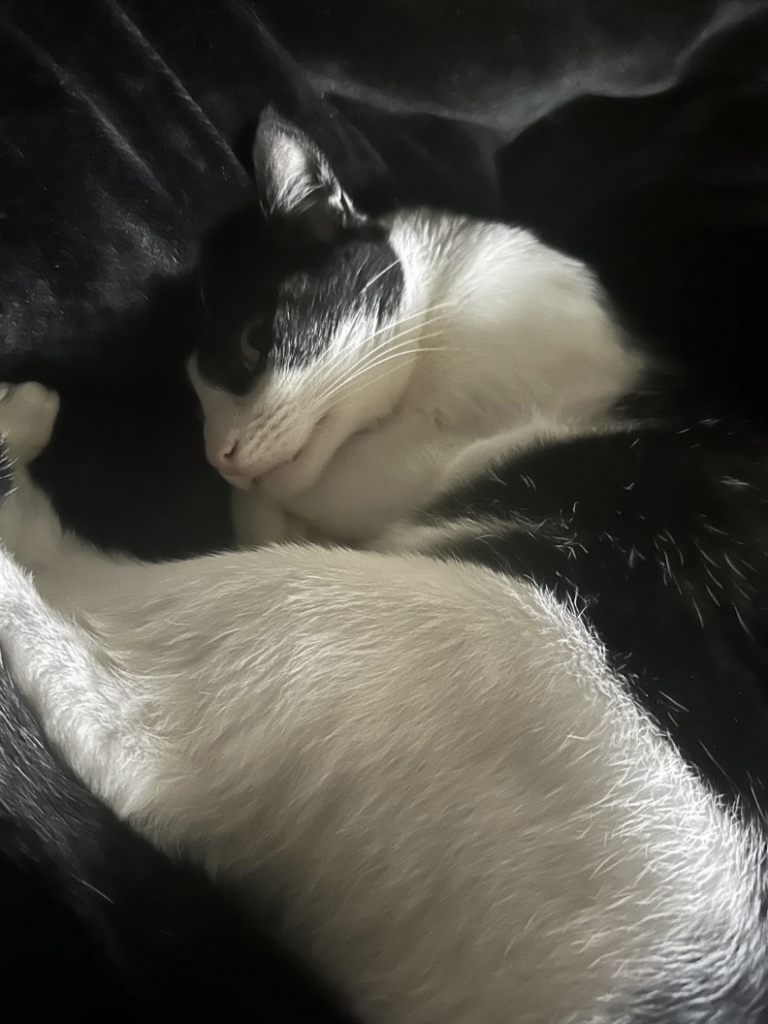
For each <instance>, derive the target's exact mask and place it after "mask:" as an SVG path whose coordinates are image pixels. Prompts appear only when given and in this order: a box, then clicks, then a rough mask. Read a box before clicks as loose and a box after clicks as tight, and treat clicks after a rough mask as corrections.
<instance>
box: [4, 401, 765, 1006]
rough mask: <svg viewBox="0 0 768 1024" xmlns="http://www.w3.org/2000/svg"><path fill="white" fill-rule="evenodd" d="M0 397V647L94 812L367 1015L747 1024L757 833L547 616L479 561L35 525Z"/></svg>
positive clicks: (531, 589)
mask: <svg viewBox="0 0 768 1024" xmlns="http://www.w3.org/2000/svg"><path fill="white" fill-rule="evenodd" d="M56 408H57V403H56V400H55V396H53V395H51V394H50V393H49V392H46V391H45V390H44V389H42V388H41V387H40V386H39V385H34V384H27V385H21V386H18V387H9V386H8V387H6V388H5V389H4V393H3V401H2V403H0V431H2V433H3V434H4V435H5V437H6V440H7V443H8V446H9V450H10V452H11V454H12V456H13V457H14V458H15V460H16V463H15V485H16V489H15V491H14V492H13V493H12V494H11V495H10V496H9V497H8V498H7V499H6V501H5V502H4V504H3V505H2V507H1V508H0V538H2V544H3V545H4V547H3V548H2V550H0V649H2V654H3V658H4V660H5V663H6V664H7V665H8V667H9V669H10V671H11V673H12V675H13V678H14V680H15V682H16V683H17V685H18V686H19V687H20V690H21V692H22V693H23V695H24V697H25V698H26V699H27V700H28V701H29V702H30V704H31V706H32V707H33V708H34V710H35V711H36V713H37V714H38V715H39V716H40V719H41V720H42V722H43V723H44V725H45V728H46V730H47V733H48V735H49V737H50V739H51V740H52V742H53V743H55V744H56V746H57V747H58V748H59V749H60V750H61V752H62V753H63V755H64V756H65V757H66V759H67V760H68V761H69V762H70V764H71V765H72V766H73V767H74V769H75V770H76V771H77V772H78V773H79V775H80V776H81V777H82V778H83V779H84V780H85V781H86V782H87V784H88V785H89V786H91V787H92V788H93V790H94V791H95V792H96V793H97V794H98V795H99V796H100V797H101V798H102V799H104V800H105V801H106V802H107V803H109V804H110V805H111V806H112V807H113V808H114V809H115V811H116V812H117V813H118V814H119V815H120V816H122V817H124V818H126V819H127V820H128V821H129V822H130V823H131V824H133V825H134V826H135V827H136V828H138V829H139V830H140V831H142V832H143V833H144V834H145V835H146V836H148V837H149V838H150V839H152V840H153V841H154V842H155V843H156V844H157V845H159V846H160V847H162V848H164V849H166V850H171V851H174V852H177V851H180V850H181V851H185V852H189V853H190V854H191V855H192V856H193V857H194V858H195V859H196V860H198V861H199V862H200V863H202V864H204V865H205V867H206V868H207V869H208V871H209V872H211V873H212V874H215V875H217V876H219V877H220V878H222V879H224V880H226V881H228V882H230V883H231V884H232V885H234V886H235V887H236V888H237V889H238V890H239V891H240V893H241V894H242V897H243V898H244V900H245V902H246V903H248V904H250V905H251V906H252V907H253V908H254V909H257V908H258V910H259V911H260V910H261V909H262V907H261V899H262V898H263V894H264V893H273V894H276V896H275V905H274V906H273V907H271V908H270V909H271V910H272V911H273V912H274V913H275V915H276V917H277V918H278V919H279V920H280V921H281V925H282V929H283V933H284V935H285V937H286V938H287V939H288V941H289V942H290V943H291V944H292V945H293V946H294V947H295V948H296V949H297V950H298V951H300V952H302V953H305V954H307V955H308V956H309V957H310V958H311V959H313V960H314V962H316V963H318V964H320V966H321V967H322V969H323V970H324V971H325V972H326V973H327V975H328V977H329V978H331V979H333V980H334V981H335V982H336V983H337V984H338V985H339V986H340V987H341V989H342V991H343V992H344V993H345V995H346V996H347V997H348V998H349V999H350V1001H351V1003H352V1005H353V1007H354V1009H355V1010H356V1011H357V1012H358V1013H359V1014H360V1016H361V1017H362V1019H364V1020H366V1021H368V1022H370V1024H378V1022H397V1024H423V1022H424V1021H440V1022H441V1024H508V1022H509V1021H510V1019H514V1020H515V1021H516V1022H519V1024H558V1022H560V1024H566V1022H568V1024H587V1022H589V1024H601V1022H605V1024H638V1022H643V1024H648V1022H651V1021H654V1022H661V1021H664V1022H673V1021H680V1022H683V1021H685V1022H690V1024H694V1022H702V1024H703V1022H704V1021H706V1022H708V1024H716V1022H722V1024H726V1022H727V1024H758V1022H761V1021H763V1020H764V1019H765V1014H766V1011H768V1002H767V999H768V978H767V977H766V973H767V971H768V967H767V966H766V957H765V949H766V940H767V939H768V934H766V933H767V932H768V928H767V927H766V921H765V913H764V908H765V900H766V892H765V877H764V858H765V852H766V851H765V840H764V837H763V836H762V834H761V832H760V831H759V830H757V829H756V828H755V827H754V826H751V825H747V824H745V823H744V822H743V821H742V819H741V818H740V817H739V815H738V814H737V813H735V812H734V811H733V810H732V809H729V808H728V807H727V806H726V805H725V804H724V803H722V802H721V801H720V800H719V799H718V798H716V797H715V796H714V795H713V794H712V792H711V790H710V789H709V788H708V786H707V785H706V784H704V783H703V782H702V781H700V779H699V778H698V777H697V776H696V775H695V773H694V772H692V771H691V769H690V768H689V767H688V766H687V765H686V763H685V761H684V760H683V759H682V758H681V757H680V755H679V754H678V752H677V750H676V749H675V747H674V746H673V745H672V744H671V743H669V742H668V740H667V739H666V738H665V737H664V736H663V735H662V734H661V733H660V732H659V731H658V730H657V728H656V727H655V725H654V724H653V723H652V721H651V720H650V718H649V717H648V716H647V715H646V714H645V713H644V711H643V710H642V709H641V708H640V707H639V706H638V705H637V703H636V702H635V700H634V699H633V697H632V695H631V693H630V691H629V689H628V687H627V684H626V683H625V681H624V680H623V679H622V678H621V677H620V676H619V675H617V674H616V673H615V672H613V671H612V670H611V669H610V668H609V666H608V665H607V663H606V660H605V656H604V652H603V650H602V648H601V646H600V644H599V643H597V642H596V641H595V638H594V636H593V635H592V634H591V633H590V631H589V630H588V629H587V628H586V626H585V624H584V622H583V621H582V619H581V618H580V616H579V615H578V613H577V612H576V611H575V609H574V608H573V607H572V605H570V604H569V603H568V602H564V601H558V600H557V599H555V598H554V597H553V596H552V595H551V594H550V593H548V592H547V591H546V590H545V589H542V588H540V587H536V586H534V585H532V584H530V583H528V582H525V581H523V580H521V579H520V578H515V577H514V576H512V575H505V574H501V573H498V572H495V571H492V570H490V569H488V568H484V567H480V566H475V565H469V564H466V563H462V562H460V561H456V560H440V559H434V558H429V557H425V556H422V555H413V554H394V553H389V554H382V553H377V552H367V551H352V550H347V549H343V548H326V547H320V546H312V545H304V546H296V545H290V544H286V545H273V546H267V547H264V548H258V549H255V550H246V551H240V552H231V553H224V554H219V555H211V556H207V557H203V558H195V559H191V560H188V561H180V562H174V563H168V564H156V563H139V562H135V561H131V560H129V559H126V558H119V557H111V556H108V555H105V554H101V553H99V552H98V551H96V550H95V549H93V548H91V547H89V546H88V545H86V544H84V543H82V542H80V541H79V540H78V539H77V538H76V537H74V536H72V535H71V534H67V533H66V532H64V531H63V530H62V528H61V526H60V524H59V522H58V520H57V518H56V516H55V514H54V512H53V510H52V508H51V506H50V504H49V502H48V500H47V498H46V497H45V496H44V494H43V493H42V492H41V491H40V490H39V489H37V488H36V486H35V485H34V484H33V482H32V480H31V478H30V477H29V474H28V472H27V470H26V464H27V463H28V462H29V461H30V460H31V459H32V458H34V457H35V455H36V454H37V453H38V452H39V451H40V450H41V449H42V448H43V447H44V446H45V444H46V442H47V440H48V436H49V433H50V430H51V427H52V424H53V420H54V417H55V415H56Z"/></svg>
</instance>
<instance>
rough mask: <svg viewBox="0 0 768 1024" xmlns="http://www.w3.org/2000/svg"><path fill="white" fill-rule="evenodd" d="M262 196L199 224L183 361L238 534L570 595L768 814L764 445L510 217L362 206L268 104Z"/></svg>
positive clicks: (618, 662) (259, 159) (670, 717)
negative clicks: (401, 559) (225, 222)
mask: <svg viewBox="0 0 768 1024" xmlns="http://www.w3.org/2000/svg"><path fill="white" fill-rule="evenodd" d="M253 165H254V172H255V179H256V185H257V188H258V193H259V196H260V202H261V206H262V208H263V209H262V210H261V211H258V210H257V211H256V215H252V216H250V217H248V216H246V214H245V213H243V214H240V215H239V217H240V220H241V224H240V226H239V231H240V234H239V235H238V238H239V247H238V248H237V249H236V250H235V251H233V250H232V249H231V248H230V249H229V250H227V248H226V247H225V246H222V245H214V244H209V245H207V246H206V247H205V248H204V252H203V261H202V268H201V290H202V293H203V296H204V299H205V307H206V311H207V313H208V316H207V317H205V318H203V319H204V323H205V325H206V330H205V332H204V333H203V334H202V336H201V337H200V339H199V340H198V343H197V345H196V351H195V352H194V353H193V355H192V356H191V358H190V360H189V364H188V371H189V376H190V378H191V381H192V384H193V386H194V388H195V390H196V392H197V395H198V397H199V400H200V404H201V409H202V412H203V417H204V423H205V428H204V429H205V440H206V450H207V454H208V457H209V460H210V461H211V463H212V464H213V465H214V466H216V467H217V468H218V470H219V471H220V472H221V474H222V475H223V476H224V478H225V479H227V480H229V481H230V482H231V483H232V484H233V485H234V486H235V489H234V491H233V515H234V520H235V526H236V533H237V536H238V538H239V540H240V542H241V543H242V544H258V543H265V542H268V541H274V540H286V539H291V538H294V539H295V538H300V537H303V538H308V539H311V540H315V541H322V540H323V539H327V538H332V539H336V540H340V541H343V542H346V543H351V544H353V545H358V546H368V547H374V548H376V549H378V550H381V551H388V550H402V549H403V547H404V546H405V547H406V548H408V549H409V550H412V551H421V552H425V551H426V552H428V553H429V554H430V555H432V556H433V557H443V558H451V559H455V558H460V559H463V560H466V561H470V562H474V563H479V564H483V565H486V566H488V567H490V568H493V569H496V570H497V571H502V572H506V573H511V574H513V575H518V576H524V577H526V578H529V579H533V580H534V581H535V582H536V583H537V584H539V585H541V586H544V587H547V588H550V589H553V590H554V591H555V592H556V593H557V594H558V595H559V596H560V597H561V598H563V599H564V600H568V601H573V602H577V603H578V606H579V608H580V609H581V611H582V612H583V614H584V615H585V616H586V619H587V621H588V623H589V624H590V626H591V627H592V628H593V629H594V630H595V631H596V632H597V634H598V636H599V638H600V639H601V641H602V642H603V643H604V644H605V645H606V648H607V652H608V657H609V660H610V662H611V664H612V666H613V667H614V668H616V669H617V670H618V671H623V672H626V673H628V678H629V683H630V685H631V686H632V688H633V692H634V695H635V698H636V699H637V700H639V701H640V702H641V703H642V704H643V705H644V707H645V708H646V710H647V711H648V712H649V713H650V714H652V715H653V716H654V718H655V719H656V721H657V722H658V723H659V725H661V726H662V727H663V729H664V730H665V731H667V732H669V734H670V735H671V736H672V738H673V739H674V741H675V742H676V743H677V745H678V747H679V749H680V750H681V752H682V753H683V754H684V756H685V757H686V758H687V759H688V760H689V761H690V762H691V763H692V764H693V765H694V766H695V767H696V768H697V770H698V771H700V772H701V773H702V774H703V775H704V776H705V777H707V778H708V779H709V780H710V781H711V782H712V783H713V784H714V785H715V786H716V787H717V789H718V790H719V792H720V793H721V794H722V795H724V796H725V797H727V798H728V799H729V800H732V801H736V802H739V803H741V804H746V805H748V806H749V807H750V808H751V810H752V811H753V812H755V813H756V814H757V815H758V816H764V815H766V814H768V794H767V790H766V786H768V747H766V744H765V742H764V737H765V735H766V734H768V689H767V688H766V679H767V678H768V643H767V642H766V641H768V636H766V635H765V625H764V624H763V620H764V608H765V607H768V582H766V581H768V528H767V527H766V516H765V503H766V499H767V498H768V450H767V449H766V444H765V441H764V439H763V438H761V437H760V436H759V435H758V434H756V433H755V432H754V430H753V429H752V427H751V426H750V425H749V424H746V423H742V422H740V421H738V420H737V419H735V418H734V417H732V416H723V415H722V413H721V411H720V410H718V409H715V411H714V412H713V407H712V403H711V402H709V401H708V400H706V399H705V397H704V396H700V395H697V394H696V393H695V388H692V387H691V386H690V385H689V384H688V383H687V382H686V381H685V380H684V379H683V378H682V376H681V375H680V374H679V373H677V372H676V371H675V368H674V367H672V366H667V365H665V364H664V363H663V362H662V361H661V360H659V359H658V358H655V357H653V356H651V354H650V351H649V350H648V347H647V346H645V345H643V344H641V343H640V341H639V340H638V339H636V338H634V337H632V336H630V334H629V333H628V332H627V331H626V330H625V329H624V328H623V327H622V325H621V322H620V320H619V318H618V316H617V315H616V313H615V312H613V311H612V309H611V305H610V302H609V301H608V299H607V298H606V297H605V296H604V295H603V294H602V293H601V290H600V288H599V286H598V284H597V282H596V281H595V280H594V279H593V277H592V275H591V274H590V272H589V271H588V269H587V268H586V267H585V266H584V265H583V264H581V263H579V262H577V261H575V260H573V259H570V258H568V257H566V256H563V255H562V254H560V253H558V252H556V251H554V250H553V249H551V248H549V247H547V246H546V245H544V244H543V243H541V242H539V241H537V239H536V238H534V237H533V236H532V235H531V234H530V233H528V232H527V231H524V230H521V229H519V228H515V227H509V226H507V225H503V224H497V223H491V222H485V221H478V220H472V219H470V218H467V217H458V216H456V215H454V214H449V213H445V212H441V211H437V210H400V211H397V212H396V213H394V214H392V215H390V216H389V217H385V218H383V219H378V220H372V219H370V218H368V217H366V216H365V215H364V214H363V213H361V212H360V211H359V210H358V209H357V208H356V207H355V205H354V203H353V201H352V200H351V199H350V197H349V195H348V194H347V192H346V191H345V189H344V188H343V186H342V183H341V182H340V180H339V177H338V175H337V174H336V173H335V172H334V169H333V168H332V167H331V166H330V163H329V161H328V160H327V159H326V158H325V156H324V155H323V153H322V152H320V150H319V149H318V148H317V146H316V145H314V143H313V142H312V141H311V140H310V139H309V138H308V137H307V136H306V135H305V134H303V133H302V132H300V131H299V130H298V129H297V128H296V127H295V126H293V125H292V124H290V123H289V122H287V121H285V120H284V119H282V118H281V117H279V116H278V115H277V114H275V113H274V112H273V111H268V112H267V113H266V114H265V115H264V116H263V117H262V119H261V121H260V124H259V127H258V130H257V135H256V141H255V145H254V158H253Z"/></svg>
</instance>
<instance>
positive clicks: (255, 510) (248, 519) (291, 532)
mask: <svg viewBox="0 0 768 1024" xmlns="http://www.w3.org/2000/svg"><path fill="white" fill-rule="evenodd" d="M230 508H231V513H232V526H233V528H234V531H235V540H236V541H237V543H238V545H239V547H243V548H246V547H261V546H263V545H264V544H281V543H282V544H284V543H287V542H288V541H299V540H313V539H314V538H313V537H312V536H311V534H312V532H313V531H312V529H311V527H310V525H309V524H308V523H306V522H304V521H303V520H301V519H300V518H299V517H298V516H295V515H292V514H291V513H290V512H288V511H287V509H285V508H284V507H283V506H282V505H281V504H280V502H279V501H277V500H276V499H275V498H272V497H270V496H269V495H268V494H266V493H265V492H264V491H263V490H262V489H261V488H260V487H258V486H254V487H252V488H251V489H250V490H249V491H241V490H240V489H239V488H232V499H231V506H230Z"/></svg>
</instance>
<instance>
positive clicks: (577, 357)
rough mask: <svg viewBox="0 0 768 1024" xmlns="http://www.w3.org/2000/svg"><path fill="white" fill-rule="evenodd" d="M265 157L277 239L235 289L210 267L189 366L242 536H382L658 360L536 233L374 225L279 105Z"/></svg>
mask: <svg viewBox="0 0 768 1024" xmlns="http://www.w3.org/2000/svg"><path fill="white" fill-rule="evenodd" d="M254 166H255V170H256V179H257V184H258V186H259V190H260V196H261V203H262V206H263V209H264V212H265V216H266V224H267V227H268V229H269V237H268V239H267V240H266V241H265V240H264V239H263V238H256V237H254V240H253V246H254V250H257V252H256V253H255V255H254V260H255V265H254V266H250V265H249V266H246V267H243V266H240V267H235V268H230V271H231V273H230V274H227V278H226V296H225V297H224V299H223V301H222V299H221V297H220V296H219V295H218V294H217V293H216V290H215V289H214V288H211V287H210V286H208V285H207V282H206V279H205V273H204V288H205V298H206V306H207V309H208V312H209V315H210V317H211V322H210V325H209V330H208V333H207V335H206V336H205V337H204V338H203V339H202V341H201V344H200V345H199V347H198V350H197V352H196V353H195V354H194V355H193V357H192V358H191V360H190V364H189V373H190V377H191V380H192V383H193V385H194V387H195V390H196V391H197V394H198V397H199V398H200V402H201V405H202V408H203V412H204V416H205V441H206V450H207V453H208V458H209V460H210V461H211V463H212V464H213V465H214V466H216V468H217V469H219V471H220V472H221V473H222V475H223V476H224V477H225V479H227V480H228V481H229V482H230V483H232V484H234V485H235V486H236V487H238V488H240V489H242V490H243V492H244V493H243V494H240V495H238V496H237V497H236V499H235V502H234V511H235V520H236V526H237V528H238V534H239V539H240V540H241V541H243V542H259V541H261V542H263V541H266V540H276V539H286V538H287V537H290V536H293V535H295V534H296V533H297V532H298V534H299V535H301V534H302V533H306V532H307V531H309V533H310V534H313V533H314V534H317V533H319V534H327V535H330V536H331V537H334V538H340V539H343V540H347V541H349V540H354V541H367V540H370V539H371V538H372V537H375V536H377V535H378V534H379V533H380V531H381V529H382V528H383V527H384V526H385V525H387V524H389V523H391V522H393V521H397V520H399V519H401V518H402V517H403V516H404V515H406V514H407V513H409V512H411V511H413V510H414V509H417V508H420V507H423V506H424V505H425V504H427V503H428V502H429V501H430V500H431V499H433V498H435V497H437V496H438V495H439V494H440V493H442V492H443V491H445V489H446V488H447V487H450V486H451V485H452V484H455V483H457V482H459V481H461V480H463V479H464V478H465V477H466V476H467V474H472V475H474V474H475V473H476V472H477V469H478V467H479V466H488V465H489V464H490V463H491V462H492V461H493V460H494V459H498V456H499V453H509V452H512V451H516V450H519V449H521V448H525V447H529V446H530V445H531V444H532V443H535V442H536V441H537V440H539V439H540V438H541V437H542V436H560V435H568V434H570V433H572V432H574V431H577V432H579V433H583V432H584V431H587V430H590V429H595V428H598V427H601V426H604V425H605V424H606V422H607V421H609V420H610V414H611V411H612V408H613V406H614V404H615V402H616V400H617V399H618V398H619V397H621V396H622V395H624V394H625V393H627V392H628V391H629V390H631V389H632V388H633V387H634V386H635V385H636V384H637V382H638V380H639V379H640V377H641V375H642V374H643V372H644V371H645V369H646V368H647V364H648V360H647V359H646V358H645V357H643V356H642V355H641V354H640V353H639V352H638V351H637V350H636V349H635V348H634V347H633V346H631V345H630V344H629V343H628V341H627V339H625V337H624V335H623V332H622V331H621V330H620V328H619V327H618V326H617V324H616V323H615V320H614V318H613V317H612V315H611V313H610V310H609V309H608V305H607V302H606V301H605V299H604V297H603V296H602V294H601V292H600V289H599V287H598V285H597V283H596V282H595V281H594V280H593V278H592V275H591V274H590V273H589V271H588V270H587V268H586V267H585V266H584V265H583V264H581V263H579V262H577V261H575V260H572V259H569V258H568V257H566V256H563V255H561V254H560V253H558V252H555V251H554V250H552V249H550V248H549V247H547V246H545V245H543V244H542V243H540V242H539V241H538V240H537V239H536V238H534V237H533V236H532V235H531V234H530V233H528V232H526V231H523V230H519V229H513V228H509V227H506V226H504V225H502V224H493V223H486V222H479V221H474V220H470V219H468V218H463V217H458V216H450V215H447V214H444V213H440V212H436V211H431V210H426V209H422V210H405V211H400V212H397V213H395V214H393V215H392V216H390V217H388V218H385V219H384V220H383V221H376V222H374V221H371V220H369V219H368V218H366V217H365V216H364V215H363V214H362V213H360V212H359V211H358V210H356V209H355V207H354V205H353V203H352V201H351V199H350V198H349V197H348V196H347V194H346V193H345V191H344V190H343V188H342V186H341V184H340V183H339V181H338V178H337V177H336V176H335V174H334V172H333V171H332V169H331V168H330V166H329V164H328V162H327V160H326V159H325V158H324V156H323V155H322V154H321V153H320V152H319V151H318V150H317V148H316V147H315V146H314V145H313V144H312V143H311V142H310V141H309V139H308V138H307V137H306V136H305V135H303V134H302V133H301V132H299V131H298V130H297V129H295V128H294V127H293V126H292V125H290V124H289V123H287V122H285V121H283V120H281V119H280V118H278V117H277V116H276V115H275V114H274V113H271V112H268V113H267V114H266V115H265V116H264V117H263V118H262V121H261V123H260V125H259V128H258V132H257V138H256V143H255V147H254ZM216 258H218V254H217V256H216ZM232 274H234V275H238V274H239V275H240V276H241V278H242V281H243V283H242V289H241V295H240V297H239V298H240V303H239V304H237V303H235V302H234V301H233V287H232V279H231V275H232ZM218 276H219V277H221V272H220V271H219V274H218ZM254 482H255V483H256V485H257V486H255V487H252V484H253V483H254Z"/></svg>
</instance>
